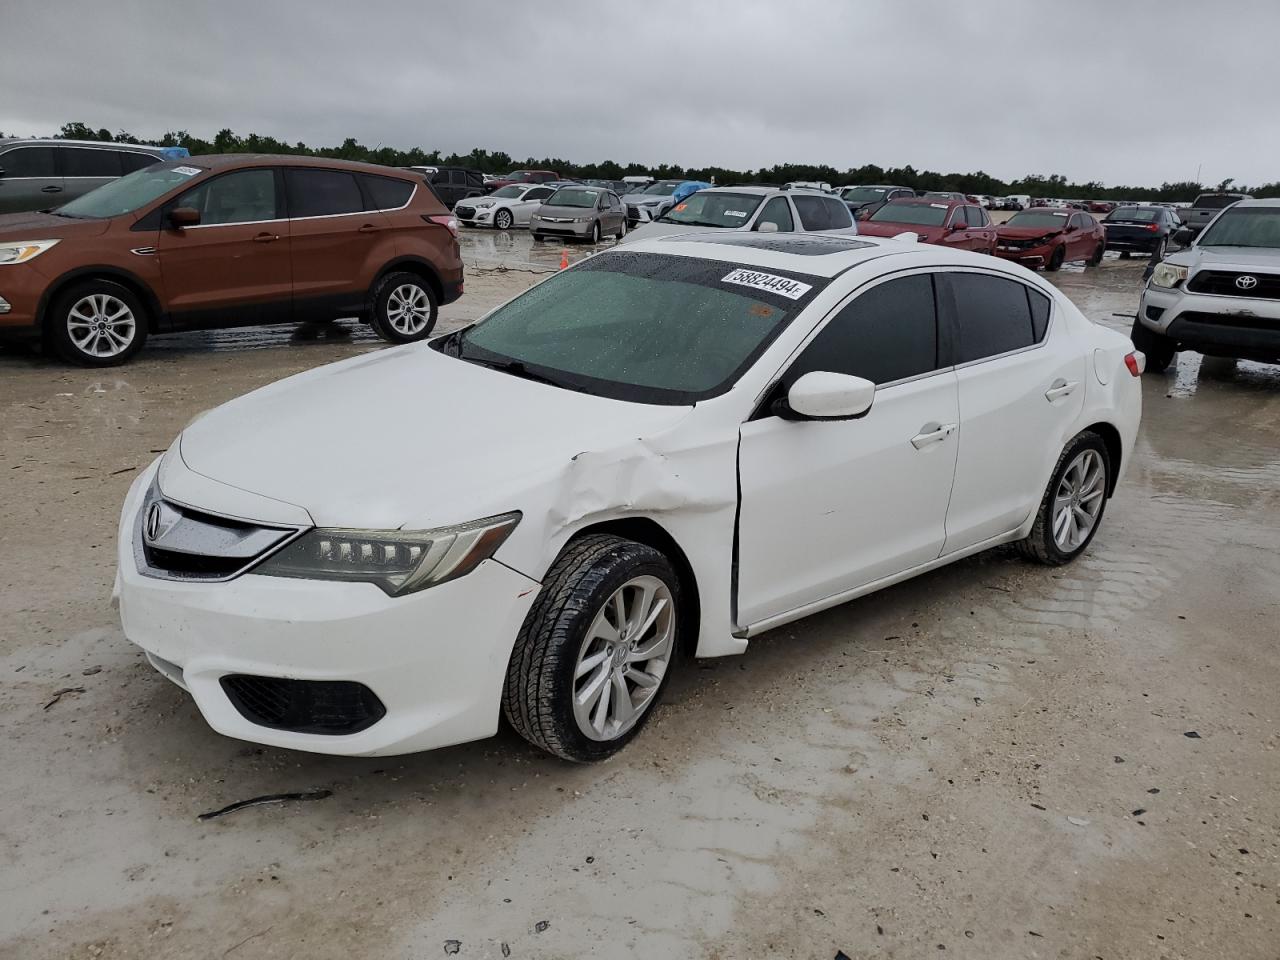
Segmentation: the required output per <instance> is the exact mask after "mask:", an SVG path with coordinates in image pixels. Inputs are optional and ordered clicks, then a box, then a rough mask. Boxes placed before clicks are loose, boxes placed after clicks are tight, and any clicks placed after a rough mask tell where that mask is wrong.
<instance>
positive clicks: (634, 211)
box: [627, 203, 640, 220]
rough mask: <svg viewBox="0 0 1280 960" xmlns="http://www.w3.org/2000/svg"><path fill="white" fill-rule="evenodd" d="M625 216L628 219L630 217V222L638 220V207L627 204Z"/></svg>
mask: <svg viewBox="0 0 1280 960" xmlns="http://www.w3.org/2000/svg"><path fill="white" fill-rule="evenodd" d="M627 216H628V217H630V218H631V219H632V220H639V219H640V208H639V207H637V206H636V205H635V204H634V203H628V204H627Z"/></svg>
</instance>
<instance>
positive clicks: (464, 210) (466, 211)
mask: <svg viewBox="0 0 1280 960" xmlns="http://www.w3.org/2000/svg"><path fill="white" fill-rule="evenodd" d="M453 212H454V215H455V216H457V218H458V219H459V220H470V219H472V218H473V217H474V216H475V215H476V208H475V207H464V206H463V205H462V204H458V205H457V206H456V207H454V208H453Z"/></svg>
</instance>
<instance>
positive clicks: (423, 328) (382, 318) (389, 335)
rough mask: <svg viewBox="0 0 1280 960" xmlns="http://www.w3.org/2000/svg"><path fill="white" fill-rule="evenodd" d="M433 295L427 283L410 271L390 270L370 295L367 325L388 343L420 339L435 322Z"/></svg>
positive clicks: (434, 300) (434, 299) (435, 306)
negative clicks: (371, 311)
mask: <svg viewBox="0 0 1280 960" xmlns="http://www.w3.org/2000/svg"><path fill="white" fill-rule="evenodd" d="M438 312H439V308H438V307H437V305H436V295H435V293H433V292H432V290H431V285H430V284H429V283H427V282H426V281H425V280H423V279H422V278H421V277H419V276H418V275H417V274H413V273H392V274H389V275H387V276H386V277H384V278H383V280H382V282H381V283H379V284H378V287H377V289H376V290H375V291H374V294H373V314H372V315H371V316H370V318H369V325H370V326H371V327H373V331H374V333H376V334H377V335H378V336H380V337H381V338H382V339H383V340H389V341H390V342H391V343H413V342H415V341H417V340H424V339H426V337H427V336H428V335H429V334H430V333H431V329H432V327H434V326H435V325H436V315H437V313H438Z"/></svg>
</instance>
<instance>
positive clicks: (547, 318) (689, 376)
mask: <svg viewBox="0 0 1280 960" xmlns="http://www.w3.org/2000/svg"><path fill="white" fill-rule="evenodd" d="M828 282H829V281H828V280H827V279H824V278H820V277H813V276H808V275H803V274H793V273H782V272H780V271H777V270H771V271H764V270H757V269H755V268H752V267H744V266H742V265H740V264H737V263H732V262H724V261H717V260H703V259H699V258H694V257H683V256H671V255H667V254H637V253H629V252H621V251H619V252H616V253H603V254H599V255H597V256H595V257H592V258H590V259H589V260H586V261H584V262H582V263H581V264H579V265H578V266H576V267H574V268H573V269H572V270H566V271H564V272H563V273H559V274H556V275H555V276H554V277H552V278H550V279H549V280H546V281H544V282H543V283H540V284H539V285H538V286H536V287H534V288H533V289H531V290H529V291H528V292H527V293H525V294H523V295H521V296H519V297H517V298H516V299H515V300H513V301H511V302H510V303H508V304H507V305H505V306H503V307H499V308H498V309H497V310H496V311H494V312H493V313H491V314H490V315H489V316H488V318H486V319H485V320H483V321H482V322H480V323H478V324H476V325H475V326H473V327H470V328H469V329H467V330H465V331H463V332H462V333H460V334H458V335H455V336H452V337H442V338H440V339H439V340H437V341H435V344H438V346H436V349H439V350H442V351H444V352H447V353H453V354H454V355H456V356H459V357H461V358H462V359H463V360H471V361H473V362H476V363H480V364H486V365H490V366H495V367H499V368H504V367H505V368H506V369H508V370H509V371H511V372H513V373H514V374H515V375H526V376H527V375H535V376H536V378H537V379H549V380H551V381H552V382H553V383H556V384H557V385H559V386H563V387H566V388H569V389H577V390H582V391H585V392H588V393H594V394H596V395H599V396H607V397H614V398H617V399H623V400H632V401H636V402H640V403H668V404H672V403H675V404H687V403H694V402H697V401H698V400H703V399H706V398H708V397H712V396H715V395H717V394H719V393H723V392H724V391H725V390H727V389H729V387H730V386H731V385H732V384H733V383H734V381H736V380H737V379H738V377H740V376H741V375H742V373H743V372H744V371H745V370H746V369H747V368H748V367H749V366H750V365H751V363H753V362H754V361H755V359H756V358H757V357H758V356H759V355H760V353H761V352H762V351H763V350H764V349H765V348H766V347H767V346H768V345H769V344H770V343H771V342H772V341H773V339H774V338H775V337H776V336H777V334H778V333H779V332H780V331H781V330H782V329H783V328H784V327H785V326H786V324H787V323H789V322H790V321H791V320H792V319H793V318H794V317H795V316H796V315H797V314H798V313H799V312H800V311H801V310H803V309H804V307H805V306H806V305H807V304H808V303H809V302H810V301H811V300H812V299H813V297H814V296H816V295H817V294H818V293H819V292H820V291H821V290H822V289H823V288H825V286H826V285H827V283H828Z"/></svg>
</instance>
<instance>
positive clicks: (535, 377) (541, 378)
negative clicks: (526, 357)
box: [458, 344, 586, 393]
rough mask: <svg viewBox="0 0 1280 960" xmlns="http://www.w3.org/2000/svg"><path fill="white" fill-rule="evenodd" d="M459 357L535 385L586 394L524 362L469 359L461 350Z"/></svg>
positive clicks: (580, 389)
mask: <svg viewBox="0 0 1280 960" xmlns="http://www.w3.org/2000/svg"><path fill="white" fill-rule="evenodd" d="M459 347H461V344H459ZM458 357H459V359H462V360H465V361H467V362H468V363H474V364H476V365H478V366H481V367H488V368H489V369H490V370H501V371H502V372H503V373H509V374H511V375H512V376H513V377H519V378H520V379H522V380H532V381H533V382H534V383H545V384H547V385H548V386H552V387H560V388H561V389H563V390H573V391H576V392H577V393H585V392H586V391H585V390H583V388H582V387H575V386H574V385H573V384H570V383H565V382H564V381H562V380H557V379H555V378H554V377H548V376H546V375H545V374H541V373H535V372H534V371H532V370H530V369H529V368H528V367H527V366H525V363H524V361H523V360H482V359H481V358H480V357H476V356H470V357H468V356H467V355H466V354H464V353H462V352H461V350H459V353H458Z"/></svg>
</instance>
